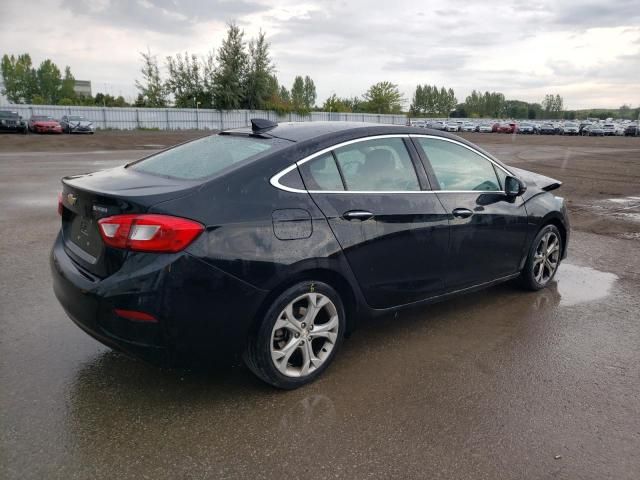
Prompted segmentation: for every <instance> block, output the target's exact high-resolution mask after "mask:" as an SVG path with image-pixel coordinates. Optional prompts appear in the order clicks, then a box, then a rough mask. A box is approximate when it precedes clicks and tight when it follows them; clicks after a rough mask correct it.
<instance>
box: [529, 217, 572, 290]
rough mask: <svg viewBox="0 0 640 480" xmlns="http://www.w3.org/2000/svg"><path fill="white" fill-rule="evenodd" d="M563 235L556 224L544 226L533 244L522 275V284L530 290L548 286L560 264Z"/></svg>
mask: <svg viewBox="0 0 640 480" xmlns="http://www.w3.org/2000/svg"><path fill="white" fill-rule="evenodd" d="M561 255H562V236H561V235H560V230H558V227H556V226H555V225H546V226H545V227H543V228H542V229H541V230H540V231H539V232H538V234H537V235H536V238H535V239H534V240H533V243H532V244H531V249H530V250H529V256H528V257H527V262H526V263H525V266H524V269H523V270H522V273H521V275H520V284H521V285H522V286H523V287H525V288H527V289H528V290H540V289H541V288H544V287H546V286H547V285H548V284H549V283H550V282H551V280H553V277H554V276H555V274H556V272H557V271H558V267H559V266H560V257H561Z"/></svg>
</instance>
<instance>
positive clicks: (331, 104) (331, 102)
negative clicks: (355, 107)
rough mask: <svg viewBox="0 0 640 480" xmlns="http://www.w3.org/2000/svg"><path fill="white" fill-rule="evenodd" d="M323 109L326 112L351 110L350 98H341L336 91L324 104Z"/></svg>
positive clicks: (346, 111)
mask: <svg viewBox="0 0 640 480" xmlns="http://www.w3.org/2000/svg"><path fill="white" fill-rule="evenodd" d="M322 111H324V112H340V113H349V112H351V111H352V110H351V105H350V102H349V99H342V98H339V97H338V96H337V95H336V94H335V93H334V94H332V95H331V96H329V98H327V99H326V100H325V101H324V104H323V105H322Z"/></svg>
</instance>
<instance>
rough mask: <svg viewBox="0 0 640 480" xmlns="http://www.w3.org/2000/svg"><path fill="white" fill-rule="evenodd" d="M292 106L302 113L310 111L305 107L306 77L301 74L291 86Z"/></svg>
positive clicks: (294, 109)
mask: <svg viewBox="0 0 640 480" xmlns="http://www.w3.org/2000/svg"><path fill="white" fill-rule="evenodd" d="M291 107H292V108H293V111H295V112H296V113H299V114H301V115H304V114H307V113H309V111H308V110H307V109H306V107H305V97H304V79H303V78H302V77H301V76H300V75H298V76H297V77H296V78H295V79H294V80H293V86H292V87H291Z"/></svg>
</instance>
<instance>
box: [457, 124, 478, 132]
mask: <svg viewBox="0 0 640 480" xmlns="http://www.w3.org/2000/svg"><path fill="white" fill-rule="evenodd" d="M460 131H461V132H475V131H476V126H475V124H473V123H471V122H464V123H463V124H462V127H461V128H460Z"/></svg>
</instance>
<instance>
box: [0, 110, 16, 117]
mask: <svg viewBox="0 0 640 480" xmlns="http://www.w3.org/2000/svg"><path fill="white" fill-rule="evenodd" d="M0 118H18V114H17V113H16V112H7V111H3V112H0Z"/></svg>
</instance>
